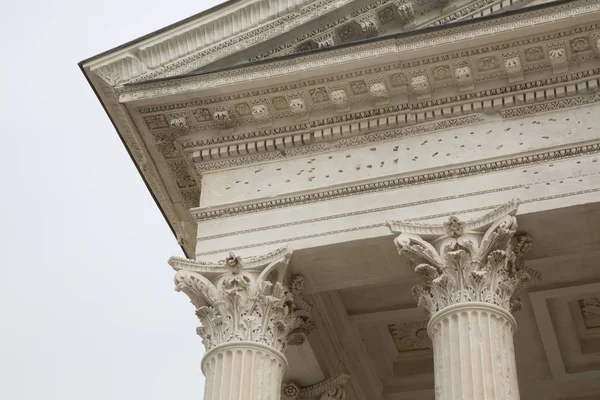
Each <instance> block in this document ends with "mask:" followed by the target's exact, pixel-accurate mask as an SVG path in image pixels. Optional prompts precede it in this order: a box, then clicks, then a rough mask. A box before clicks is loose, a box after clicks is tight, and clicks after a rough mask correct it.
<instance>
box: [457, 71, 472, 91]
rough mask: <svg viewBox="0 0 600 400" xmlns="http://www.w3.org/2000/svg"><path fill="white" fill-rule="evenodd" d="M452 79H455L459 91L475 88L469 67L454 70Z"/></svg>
mask: <svg viewBox="0 0 600 400" xmlns="http://www.w3.org/2000/svg"><path fill="white" fill-rule="evenodd" d="M454 79H456V82H457V83H458V86H460V88H461V90H468V89H473V88H474V87H475V85H474V83H473V74H472V73H471V68H470V67H460V68H456V69H455V70H454Z"/></svg>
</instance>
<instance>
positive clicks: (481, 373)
mask: <svg viewBox="0 0 600 400" xmlns="http://www.w3.org/2000/svg"><path fill="white" fill-rule="evenodd" d="M517 207H518V202H517V201H512V202H510V203H509V204H507V205H505V206H502V207H500V208H498V209H496V210H495V211H493V212H491V213H489V214H487V215H485V216H484V217H482V218H479V219H476V220H471V221H467V222H461V221H460V220H458V218H456V217H450V218H449V220H448V222H446V223H445V224H440V225H429V224H422V223H411V222H402V221H395V222H389V223H388V224H389V226H390V229H391V230H392V232H395V233H400V235H399V236H398V237H397V238H396V239H395V240H394V243H395V244H396V247H397V248H398V251H399V252H400V255H402V256H405V257H406V258H408V260H409V262H410V263H411V265H412V267H413V268H414V271H415V273H416V274H417V275H418V276H419V277H420V279H421V281H422V285H421V286H416V287H414V288H413V295H414V296H415V297H416V299H417V300H418V302H419V305H420V306H422V307H424V308H425V309H426V310H427V312H428V313H429V315H430V317H431V319H430V321H429V324H428V326H427V332H428V334H429V336H430V338H431V341H432V343H433V351H434V364H435V365H434V376H435V397H436V399H437V400H480V399H489V400H518V399H519V385H518V382H517V370H516V364H515V351H514V347H513V334H514V332H515V330H516V322H515V319H514V318H513V316H512V313H513V312H515V311H517V310H518V309H520V308H521V302H520V300H519V297H518V296H517V291H518V289H519V288H520V287H522V286H523V285H524V284H525V283H526V282H527V281H528V280H529V278H530V276H529V273H528V271H527V270H526V268H525V267H524V263H523V261H522V258H521V257H522V255H523V254H524V253H525V252H526V251H527V250H528V249H529V248H530V245H531V238H530V237H529V236H527V235H524V236H520V237H516V238H515V233H516V231H517V220H516V218H515V214H516V212H517Z"/></svg>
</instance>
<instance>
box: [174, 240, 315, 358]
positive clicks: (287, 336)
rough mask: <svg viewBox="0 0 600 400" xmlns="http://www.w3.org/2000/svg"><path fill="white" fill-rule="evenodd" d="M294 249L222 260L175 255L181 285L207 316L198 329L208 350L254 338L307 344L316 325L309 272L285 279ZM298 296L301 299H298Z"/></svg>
mask: <svg viewBox="0 0 600 400" xmlns="http://www.w3.org/2000/svg"><path fill="white" fill-rule="evenodd" d="M291 255H292V251H291V250H290V249H288V248H283V249H280V250H277V251H274V252H273V253H270V254H267V255H265V256H261V257H251V258H241V257H238V256H236V255H235V254H233V253H231V254H230V255H229V257H227V259H225V260H224V261H221V262H218V263H212V264H211V263H203V262H198V261H193V260H187V259H182V258H177V257H172V258H171V259H170V260H169V264H170V265H171V266H172V267H173V269H175V270H176V271H177V272H176V274H175V288H176V290H177V291H181V292H183V293H185V294H186V295H188V297H189V298H190V300H191V302H192V304H193V305H194V306H195V307H196V316H197V317H198V319H199V320H200V322H201V326H200V327H199V328H198V329H197V333H198V335H200V337H201V338H202V341H203V343H204V345H205V346H206V349H207V350H210V349H212V348H214V347H215V346H218V345H220V344H224V343H230V342H236V341H251V342H257V343H262V344H266V345H268V346H271V347H273V348H275V349H276V350H279V351H281V352H283V351H284V350H285V348H286V347H287V345H288V344H301V343H303V342H304V339H305V337H306V336H305V335H307V334H308V333H309V332H310V330H311V329H312V326H313V325H312V321H311V320H310V316H309V314H308V313H309V312H310V306H309V305H308V303H307V302H306V300H304V299H303V298H302V288H303V283H302V282H303V278H301V277H294V278H293V279H292V291H290V290H288V288H287V286H286V284H285V283H284V282H285V279H286V272H287V266H288V263H289V260H290V257H291ZM295 297H296V298H298V302H296V301H295Z"/></svg>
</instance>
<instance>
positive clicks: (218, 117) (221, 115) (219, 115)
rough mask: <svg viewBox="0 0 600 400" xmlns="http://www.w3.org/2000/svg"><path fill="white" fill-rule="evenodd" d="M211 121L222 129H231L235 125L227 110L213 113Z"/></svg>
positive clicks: (232, 116)
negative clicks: (215, 122)
mask: <svg viewBox="0 0 600 400" xmlns="http://www.w3.org/2000/svg"><path fill="white" fill-rule="evenodd" d="M213 119H214V120H215V121H217V122H218V123H219V124H220V125H221V126H223V127H231V126H233V125H234V123H235V117H234V115H233V114H232V113H231V112H229V111H227V110H220V111H215V112H214V114H213Z"/></svg>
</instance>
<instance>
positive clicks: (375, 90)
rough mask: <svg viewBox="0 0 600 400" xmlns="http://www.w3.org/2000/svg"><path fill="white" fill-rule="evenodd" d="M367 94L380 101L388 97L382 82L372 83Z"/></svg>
mask: <svg viewBox="0 0 600 400" xmlns="http://www.w3.org/2000/svg"><path fill="white" fill-rule="evenodd" d="M369 93H371V95H372V96H373V97H377V98H380V99H383V98H387V97H388V96H389V95H390V94H389V92H388V90H387V87H386V86H385V83H383V82H375V83H372V84H371V86H370V87H369Z"/></svg>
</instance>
